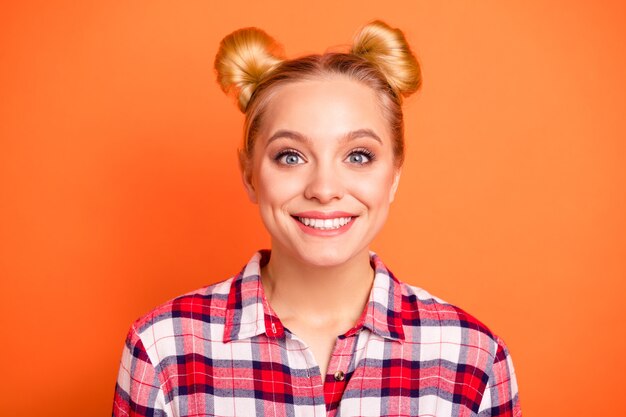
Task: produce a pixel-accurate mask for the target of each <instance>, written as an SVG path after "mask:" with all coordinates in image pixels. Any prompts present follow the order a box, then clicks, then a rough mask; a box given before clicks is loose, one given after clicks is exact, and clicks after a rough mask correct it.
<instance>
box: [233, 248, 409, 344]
mask: <svg viewBox="0 0 626 417" xmlns="http://www.w3.org/2000/svg"><path fill="white" fill-rule="evenodd" d="M269 258H270V251H269V250H261V251H259V252H257V253H255V254H254V256H252V258H251V259H250V261H249V262H248V263H247V264H246V266H245V267H244V268H243V269H242V270H241V272H240V273H239V274H238V275H236V276H235V277H234V278H233V281H232V283H231V287H230V291H229V294H228V302H227V307H226V317H225V323H224V342H230V341H233V340H241V339H247V338H250V337H253V336H258V335H260V334H263V333H264V334H266V335H267V336H268V337H269V338H282V337H284V336H285V329H284V327H283V325H282V323H281V321H280V319H279V318H278V316H277V315H276V313H275V312H274V310H273V309H272V307H271V306H270V305H269V303H268V301H267V299H266V298H265V293H264V291H263V285H262V284H261V268H262V267H263V266H264V265H265V264H267V262H268V261H269ZM370 263H371V265H372V267H373V268H374V270H375V276H374V283H373V285H372V290H371V292H370V296H369V301H368V303H367V305H366V306H365V308H364V310H363V314H362V315H361V318H360V319H359V321H358V322H357V323H356V325H355V326H354V327H353V328H351V329H350V330H348V331H347V332H346V333H345V334H344V335H342V336H340V337H349V336H352V335H354V334H356V333H357V332H358V331H360V330H361V328H363V327H365V328H367V329H369V330H370V331H372V332H373V333H375V334H377V335H379V336H381V337H384V338H387V339H392V340H400V341H401V340H404V331H403V329H402V287H401V285H400V282H399V281H398V280H397V279H396V278H395V276H394V275H393V274H392V273H391V271H390V270H389V269H388V268H387V267H386V266H385V265H384V264H383V262H382V261H381V260H380V258H379V257H378V255H376V254H375V253H374V252H370Z"/></svg>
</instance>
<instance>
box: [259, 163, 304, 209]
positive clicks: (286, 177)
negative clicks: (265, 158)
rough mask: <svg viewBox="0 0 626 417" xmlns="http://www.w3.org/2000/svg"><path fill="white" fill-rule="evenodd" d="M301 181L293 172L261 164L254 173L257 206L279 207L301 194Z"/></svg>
mask: <svg viewBox="0 0 626 417" xmlns="http://www.w3.org/2000/svg"><path fill="white" fill-rule="evenodd" d="M302 184H303V181H302V179H301V178H299V176H298V175H297V174H295V173H293V172H285V171H284V170H280V169H277V168H276V167H272V166H271V165H270V164H269V163H267V164H263V165H262V166H261V167H260V168H259V170H258V171H257V173H256V181H255V185H256V188H257V191H258V193H257V194H258V199H259V204H261V205H265V206H281V205H283V204H284V203H286V202H288V201H290V200H291V199H293V198H294V197H296V196H298V195H300V194H301V193H302Z"/></svg>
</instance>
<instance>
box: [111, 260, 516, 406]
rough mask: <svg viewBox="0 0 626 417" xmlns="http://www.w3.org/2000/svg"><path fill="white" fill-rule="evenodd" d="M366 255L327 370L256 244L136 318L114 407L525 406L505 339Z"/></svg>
mask: <svg viewBox="0 0 626 417" xmlns="http://www.w3.org/2000/svg"><path fill="white" fill-rule="evenodd" d="M370 259H371V264H372V266H373V268H375V270H376V274H375V279H374V284H373V287H372V291H371V294H370V298H369V302H368V303H367V305H366V307H365V309H364V311H363V314H362V316H361V318H360V320H359V321H358V322H357V323H356V324H355V326H354V327H353V328H351V329H350V330H348V331H347V332H346V333H345V334H343V335H340V336H338V337H337V341H336V344H335V347H334V350H333V352H332V357H331V358H330V362H329V365H328V373H327V374H326V375H321V374H320V368H319V367H318V366H317V365H316V363H315V359H314V358H313V354H312V352H311V350H310V349H309V348H308V347H307V346H306V345H305V344H304V343H303V342H302V340H301V339H299V338H298V337H297V336H296V335H294V334H292V333H291V332H290V331H289V330H288V329H286V328H285V327H283V325H282V324H281V322H280V320H279V318H278V317H277V316H276V314H275V313H274V311H273V310H272V308H271V306H270V305H269V304H268V302H267V299H266V298H265V295H264V292H263V287H262V285H261V281H260V268H261V266H262V265H264V264H265V263H267V261H268V260H269V251H261V252H258V253H256V254H255V255H254V256H253V257H252V259H251V260H250V262H249V263H248V264H247V265H246V266H245V267H244V269H243V270H242V271H241V272H240V273H239V275H237V276H235V277H232V278H230V279H228V280H226V281H223V282H220V283H217V284H214V285H211V286H208V287H205V288H203V289H200V290H198V291H194V292H191V293H189V294H186V295H183V296H181V297H178V298H175V299H174V300H172V301H170V302H168V303H165V304H164V305H162V306H160V307H158V308H156V309H155V310H153V311H152V312H151V313H150V314H148V315H147V316H145V317H143V318H141V319H139V320H137V321H136V322H135V324H134V325H133V326H132V328H131V329H130V332H129V334H128V337H127V339H126V345H125V348H124V351H123V355H122V361H121V366H120V370H119V375H118V379H117V385H116V390H115V399H114V405H113V416H119V417H122V416H170V417H173V416H259V415H267V416H320V417H321V416H342V417H347V416H429V417H431V416H515V417H517V416H521V410H520V406H519V402H518V395H517V383H516V379H515V373H514V369H513V363H512V361H511V357H510V356H509V352H508V350H507V348H506V346H505V345H504V343H503V342H502V340H501V339H499V338H498V337H497V336H496V335H494V334H493V333H492V332H491V331H489V329H488V328H486V327H485V326H484V325H483V324H482V323H480V322H479V321H477V320H476V319H475V318H473V317H472V316H470V315H469V314H467V313H466V312H464V311H463V310H461V309H459V308H457V307H454V306H452V305H450V304H447V303H445V302H443V301H441V300H439V299H438V298H435V297H433V296H431V295H430V294H428V293H427V292H426V291H424V290H422V289H419V288H416V287H413V286H410V285H407V284H404V283H401V282H399V281H398V280H397V279H396V278H395V277H394V276H393V275H392V273H391V272H390V271H389V270H388V269H387V268H386V267H385V265H384V264H383V263H382V261H381V260H380V259H379V258H378V256H377V255H376V254H374V253H371V258H370Z"/></svg>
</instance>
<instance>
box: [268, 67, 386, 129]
mask: <svg viewBox="0 0 626 417" xmlns="http://www.w3.org/2000/svg"><path fill="white" fill-rule="evenodd" d="M383 113H384V112H383V109H382V106H381V104H380V101H379V98H378V97H377V94H376V92H375V91H374V90H373V89H372V88H370V87H368V86H366V85H365V84H363V83H360V82H358V81H354V80H350V79H348V78H345V77H331V78H323V79H315V80H306V81H297V82H290V83H287V84H284V85H281V86H279V87H277V88H276V90H275V91H273V92H272V96H271V98H270V100H269V101H268V104H267V107H266V109H265V111H264V115H263V123H262V126H261V133H262V136H265V137H267V136H268V135H271V134H272V132H275V131H276V130H279V129H289V130H295V131H298V132H300V133H303V134H305V135H307V136H309V137H313V138H314V137H318V136H324V137H329V136H330V137H334V136H341V135H344V134H346V133H347V132H350V131H355V130H359V129H371V130H373V131H374V132H376V133H377V134H378V135H379V136H380V137H389V133H388V132H389V128H388V122H387V120H386V119H385V117H384V114H383Z"/></svg>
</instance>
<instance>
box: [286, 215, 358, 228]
mask: <svg viewBox="0 0 626 417" xmlns="http://www.w3.org/2000/svg"><path fill="white" fill-rule="evenodd" d="M298 220H299V221H300V222H301V223H302V224H304V225H305V226H309V227H312V228H314V229H319V230H332V229H339V228H340V227H342V226H345V225H346V224H348V223H350V221H352V217H336V218H334V219H310V218H307V217H298Z"/></svg>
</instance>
